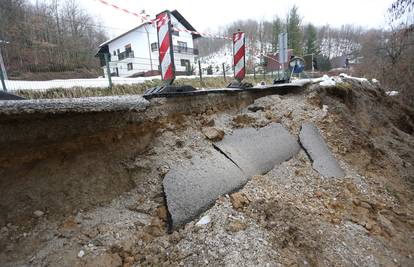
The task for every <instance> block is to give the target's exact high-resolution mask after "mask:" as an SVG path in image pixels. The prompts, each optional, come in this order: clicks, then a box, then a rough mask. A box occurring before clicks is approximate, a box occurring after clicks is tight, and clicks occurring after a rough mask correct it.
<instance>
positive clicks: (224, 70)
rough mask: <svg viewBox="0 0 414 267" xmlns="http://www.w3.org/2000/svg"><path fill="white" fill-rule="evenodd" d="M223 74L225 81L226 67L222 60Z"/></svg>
mask: <svg viewBox="0 0 414 267" xmlns="http://www.w3.org/2000/svg"><path fill="white" fill-rule="evenodd" d="M223 76H224V81H226V68H225V67H224V62H223Z"/></svg>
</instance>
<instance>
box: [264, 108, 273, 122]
mask: <svg viewBox="0 0 414 267" xmlns="http://www.w3.org/2000/svg"><path fill="white" fill-rule="evenodd" d="M265 117H266V119H268V120H273V119H274V118H275V115H273V113H272V111H270V110H267V111H266V113H265Z"/></svg>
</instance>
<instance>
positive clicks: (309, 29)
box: [304, 23, 319, 55]
mask: <svg viewBox="0 0 414 267" xmlns="http://www.w3.org/2000/svg"><path fill="white" fill-rule="evenodd" d="M317 38H318V32H317V30H316V27H315V26H313V24H311V23H309V24H308V25H307V26H306V28H305V40H304V41H305V48H304V49H305V51H304V52H305V54H314V55H316V54H319V51H318V47H317V43H316V42H317Z"/></svg>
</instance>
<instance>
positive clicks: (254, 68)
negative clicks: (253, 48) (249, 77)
mask: <svg viewBox="0 0 414 267" xmlns="http://www.w3.org/2000/svg"><path fill="white" fill-rule="evenodd" d="M253 79H254V80H256V67H255V66H254V65H253Z"/></svg>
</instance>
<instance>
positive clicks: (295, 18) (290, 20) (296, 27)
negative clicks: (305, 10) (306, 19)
mask: <svg viewBox="0 0 414 267" xmlns="http://www.w3.org/2000/svg"><path fill="white" fill-rule="evenodd" d="M300 24H301V18H300V17H299V14H298V7H297V6H293V7H292V9H291V10H290V11H289V14H288V16H287V18H286V27H287V34H288V48H289V49H293V54H294V55H300V54H302V45H301V41H302V36H303V33H302V29H301V26H300Z"/></svg>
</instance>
